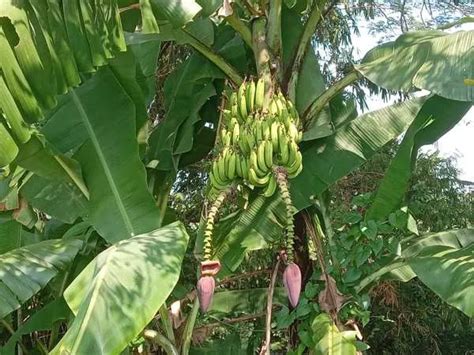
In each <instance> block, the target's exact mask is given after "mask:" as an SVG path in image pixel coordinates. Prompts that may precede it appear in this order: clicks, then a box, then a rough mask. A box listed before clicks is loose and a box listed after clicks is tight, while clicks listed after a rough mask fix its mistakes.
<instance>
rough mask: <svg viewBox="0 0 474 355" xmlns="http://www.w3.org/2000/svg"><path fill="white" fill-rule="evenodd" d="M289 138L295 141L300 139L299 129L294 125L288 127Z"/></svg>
mask: <svg viewBox="0 0 474 355" xmlns="http://www.w3.org/2000/svg"><path fill="white" fill-rule="evenodd" d="M288 136H290V138H291V139H293V140H294V141H297V140H298V138H299V132H298V128H296V126H295V124H294V123H290V124H289V126H288Z"/></svg>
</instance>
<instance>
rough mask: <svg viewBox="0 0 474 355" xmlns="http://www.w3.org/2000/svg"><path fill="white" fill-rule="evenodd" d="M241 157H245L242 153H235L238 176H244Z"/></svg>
mask: <svg viewBox="0 0 474 355" xmlns="http://www.w3.org/2000/svg"><path fill="white" fill-rule="evenodd" d="M241 159H245V158H244V157H242V156H241V155H240V154H236V155H235V172H236V173H237V176H238V177H241V178H243V177H244V176H243V175H242V165H241V163H240V160H241Z"/></svg>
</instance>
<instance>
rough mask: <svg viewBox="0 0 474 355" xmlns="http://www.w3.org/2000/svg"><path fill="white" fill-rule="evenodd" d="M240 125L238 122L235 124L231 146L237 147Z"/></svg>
mask: <svg viewBox="0 0 474 355" xmlns="http://www.w3.org/2000/svg"><path fill="white" fill-rule="evenodd" d="M239 138H240V125H239V123H238V122H236V123H235V125H234V128H233V130H232V144H234V145H237V144H238V142H239V141H240V139H239Z"/></svg>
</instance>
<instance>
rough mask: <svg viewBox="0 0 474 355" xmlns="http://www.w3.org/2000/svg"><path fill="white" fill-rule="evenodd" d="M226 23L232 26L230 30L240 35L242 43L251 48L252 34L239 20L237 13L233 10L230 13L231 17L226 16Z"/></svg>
mask: <svg viewBox="0 0 474 355" xmlns="http://www.w3.org/2000/svg"><path fill="white" fill-rule="evenodd" d="M225 19H226V21H227V22H228V23H229V25H231V26H232V28H233V29H234V30H235V31H236V32H237V33H238V34H240V37H242V39H243V41H244V42H245V43H246V44H247V46H249V47H250V48H252V32H251V31H250V28H248V26H247V25H246V24H245V23H244V22H243V21H242V20H241V19H240V17H239V16H238V15H237V12H236V11H235V10H234V12H232V15H230V16H227V17H226V18H225Z"/></svg>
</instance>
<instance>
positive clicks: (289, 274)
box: [283, 263, 301, 307]
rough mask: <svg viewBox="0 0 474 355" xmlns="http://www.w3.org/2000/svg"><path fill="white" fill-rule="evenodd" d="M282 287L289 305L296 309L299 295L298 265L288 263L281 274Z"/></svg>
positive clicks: (299, 272) (299, 275)
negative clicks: (283, 286)
mask: <svg viewBox="0 0 474 355" xmlns="http://www.w3.org/2000/svg"><path fill="white" fill-rule="evenodd" d="M283 285H285V290H286V294H287V295H288V299H289V300H290V304H291V305H292V306H293V307H296V305H297V304H298V301H299V299H300V293H301V271H300V268H299V266H298V265H296V264H295V263H290V264H288V266H287V267H286V269H285V271H284V272H283Z"/></svg>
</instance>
